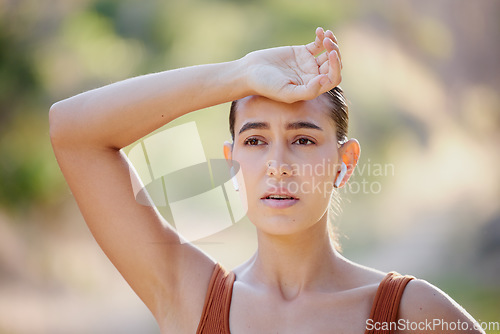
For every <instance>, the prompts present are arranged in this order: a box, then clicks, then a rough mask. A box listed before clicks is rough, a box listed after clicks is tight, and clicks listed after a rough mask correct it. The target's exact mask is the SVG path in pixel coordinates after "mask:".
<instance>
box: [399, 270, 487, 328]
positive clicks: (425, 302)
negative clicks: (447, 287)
mask: <svg viewBox="0 0 500 334" xmlns="http://www.w3.org/2000/svg"><path fill="white" fill-rule="evenodd" d="M399 319H400V322H401V323H404V324H406V325H405V326H401V327H400V331H399V332H398V333H421V332H422V330H423V331H425V332H426V333H450V332H453V333H484V331H482V330H481V329H478V328H476V326H475V324H476V322H475V320H474V318H473V317H472V316H471V315H470V314H469V313H467V311H465V310H464V309H463V308H462V307H461V306H460V305H459V304H458V303H457V302H455V301H454V300H453V299H452V298H451V297H450V296H448V295H447V294H446V293H445V292H443V291H442V290H440V289H439V288H437V287H436V286H434V285H432V284H430V283H429V282H427V281H425V280H421V279H413V280H411V281H410V282H409V283H408V285H407V286H406V289H405V291H404V293H403V296H402V298H401V303H400V307H399Z"/></svg>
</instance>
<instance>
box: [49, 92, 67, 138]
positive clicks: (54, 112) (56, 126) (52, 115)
mask: <svg viewBox="0 0 500 334" xmlns="http://www.w3.org/2000/svg"><path fill="white" fill-rule="evenodd" d="M66 104H67V103H65V101H59V102H56V103H54V104H53V105H52V106H51V107H50V110H49V135H50V141H51V142H52V146H53V147H55V146H56V145H60V144H62V143H63V142H66V143H67V142H68V139H70V138H69V134H70V133H71V131H69V129H68V128H69V127H70V125H69V124H68V117H67V116H68V110H67V107H66V106H65V105H66Z"/></svg>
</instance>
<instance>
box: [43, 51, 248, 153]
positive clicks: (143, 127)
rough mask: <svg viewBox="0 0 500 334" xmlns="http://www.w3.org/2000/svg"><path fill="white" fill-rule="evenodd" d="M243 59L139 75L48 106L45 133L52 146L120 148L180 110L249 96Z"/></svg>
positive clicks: (198, 107) (175, 116) (182, 113)
mask: <svg viewBox="0 0 500 334" xmlns="http://www.w3.org/2000/svg"><path fill="white" fill-rule="evenodd" d="M244 66H245V65H244V64H243V61H241V60H238V61H233V62H227V63H220V64H209V65H200V66H194V67H187V68H181V69H176V70H171V71H165V72H161V73H154V74H149V75H144V76H140V77H136V78H132V79H128V80H124V81H120V82H117V83H114V84H111V85H108V86H104V87H101V88H98V89H94V90H91V91H88V92H85V93H82V94H79V95H76V96H74V97H71V98H69V99H66V100H63V101H60V102H58V103H56V104H54V105H53V106H52V107H51V110H50V132H51V137H52V141H53V143H55V144H57V145H64V146H66V145H68V146H76V145H87V146H88V145H90V146H96V147H108V148H116V149H120V148H122V147H124V146H127V145H129V144H131V143H133V142H134V141H136V140H138V139H140V138H142V137H143V136H145V135H147V134H148V133H150V132H152V131H153V130H155V129H157V128H159V127H161V126H162V125H164V124H166V123H168V122H170V121H172V120H173V119H175V118H177V117H180V116H182V115H184V114H186V113H189V112H191V111H194V110H198V109H202V108H205V107H209V106H213V105H217V104H220V103H225V102H229V101H232V100H235V99H239V98H241V97H244V96H246V95H249V94H251V92H250V91H249V89H248V87H247V86H246V81H245V78H244V72H245V68H244Z"/></svg>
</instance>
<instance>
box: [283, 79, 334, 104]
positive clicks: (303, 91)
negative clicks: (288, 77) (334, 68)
mask: <svg viewBox="0 0 500 334" xmlns="http://www.w3.org/2000/svg"><path fill="white" fill-rule="evenodd" d="M290 86H291V87H290V90H291V91H290V94H291V96H293V98H294V100H295V101H300V100H312V99H314V98H316V97H318V96H319V95H321V94H323V93H325V92H327V91H328V90H330V89H332V88H333V85H332V83H331V82H330V79H329V78H328V75H326V74H320V75H317V76H316V77H314V78H313V79H311V80H310V81H309V82H308V83H307V85H290Z"/></svg>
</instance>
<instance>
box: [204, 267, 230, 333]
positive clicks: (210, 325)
mask: <svg viewBox="0 0 500 334" xmlns="http://www.w3.org/2000/svg"><path fill="white" fill-rule="evenodd" d="M235 278H236V276H235V274H234V273H233V272H232V271H227V270H226V269H224V268H223V267H222V266H221V265H220V264H219V263H216V264H215V268H214V271H213V273H212V278H211V279H210V283H209V285H208V290H207V295H206V297H205V304H204V306H203V312H202V314H201V319H200V322H199V324H198V329H197V331H196V334H230V332H229V309H230V307H231V297H232V294H233V283H234V280H235Z"/></svg>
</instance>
